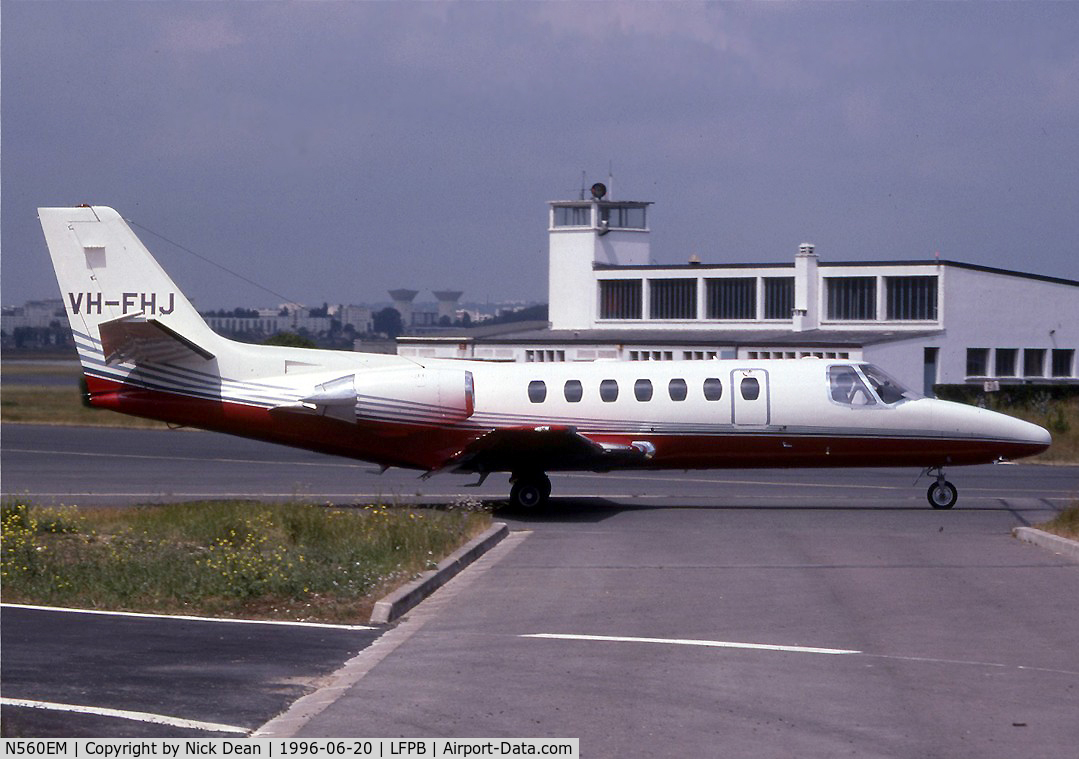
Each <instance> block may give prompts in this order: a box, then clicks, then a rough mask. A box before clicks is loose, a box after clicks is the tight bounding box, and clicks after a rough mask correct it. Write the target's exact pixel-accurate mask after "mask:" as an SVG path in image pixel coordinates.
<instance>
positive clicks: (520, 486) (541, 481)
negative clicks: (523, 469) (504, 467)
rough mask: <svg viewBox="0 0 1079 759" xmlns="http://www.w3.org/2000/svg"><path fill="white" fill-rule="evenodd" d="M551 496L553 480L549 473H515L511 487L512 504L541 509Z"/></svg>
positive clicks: (519, 506) (520, 507)
mask: <svg viewBox="0 0 1079 759" xmlns="http://www.w3.org/2000/svg"><path fill="white" fill-rule="evenodd" d="M550 496H551V480H550V479H549V478H548V477H547V475H545V474H543V473H542V472H540V473H539V474H528V475H514V477H513V487H512V488H511V489H510V504H511V505H512V506H515V507H517V508H519V509H541V508H543V507H544V506H546V505H547V499H548V498H550Z"/></svg>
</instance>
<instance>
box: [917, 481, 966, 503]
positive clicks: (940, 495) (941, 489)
mask: <svg viewBox="0 0 1079 759" xmlns="http://www.w3.org/2000/svg"><path fill="white" fill-rule="evenodd" d="M925 495H926V498H928V499H929V505H930V506H932V507H933V508H934V509H950V508H951V507H952V506H955V502H956V501H958V500H959V493H958V492H957V491H956V489H955V485H953V484H952V483H950V482H948V481H947V480H940V481H938V482H934V483H933V484H932V485H930V486H929V490H928V491H927V492H926V494H925Z"/></svg>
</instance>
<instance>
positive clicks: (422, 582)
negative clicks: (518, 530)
mask: <svg viewBox="0 0 1079 759" xmlns="http://www.w3.org/2000/svg"><path fill="white" fill-rule="evenodd" d="M509 532H510V531H509V528H508V527H507V526H506V523H505V522H496V523H495V524H493V525H491V527H490V529H488V530H487V532H485V533H483V534H482V535H480V536H479V537H478V538H475V539H474V540H471V541H469V542H468V543H467V544H466V545H464V546H461V548H458V549H457V550H456V551H454V552H453V553H451V554H450V555H449V556H447V557H446V558H445V559H443V560H442V561H440V562H439V563H438V566H437V567H435V568H434V569H433V570H431V571H429V572H424V573H423V574H422V575H420V576H419V577H418V578H416V579H415V580H413V581H412V582H410V583H408V584H407V585H404V586H402V587H400V588H398V589H397V590H395V591H394V592H393V593H390V594H389V595H388V596H386V597H385V598H382V599H380V600H379V601H377V602H376V603H375V608H374V609H373V610H372V611H371V624H386V623H387V622H393V621H394V620H395V619H397V618H398V617H400V616H401V615H402V614H404V613H405V612H407V611H408V610H409V609H411V608H412V607H413V606H415V605H416V604H418V603H419V602H420V601H422V600H423V599H425V598H427V596H429V595H431V594H432V593H434V592H435V591H436V590H438V589H439V588H441V587H442V586H443V585H445V584H446V583H447V582H449V581H450V580H451V579H452V578H453V577H454V576H455V575H456V574H457V573H458V572H460V571H461V570H462V569H464V568H465V567H467V566H468V565H469V564H471V563H472V562H474V561H475V560H476V559H478V558H479V557H480V556H483V554H485V553H487V551H489V550H491V548H493V547H494V546H495V545H497V544H498V542H499V541H501V540H502V539H503V538H504V537H506V536H507V535H509Z"/></svg>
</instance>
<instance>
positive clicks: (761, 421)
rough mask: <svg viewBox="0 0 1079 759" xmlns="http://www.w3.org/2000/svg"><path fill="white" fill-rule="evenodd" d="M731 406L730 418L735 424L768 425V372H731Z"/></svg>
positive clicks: (757, 370) (742, 370)
mask: <svg viewBox="0 0 1079 759" xmlns="http://www.w3.org/2000/svg"><path fill="white" fill-rule="evenodd" d="M731 404H732V408H731V418H732V420H733V421H734V423H735V424H739V425H743V424H752V425H765V424H768V420H769V394H768V372H767V371H766V370H764V369H735V370H734V371H733V372H731Z"/></svg>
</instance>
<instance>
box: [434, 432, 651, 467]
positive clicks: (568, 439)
mask: <svg viewBox="0 0 1079 759" xmlns="http://www.w3.org/2000/svg"><path fill="white" fill-rule="evenodd" d="M655 452H656V449H655V447H654V446H653V445H652V444H651V443H649V442H647V441H633V442H632V443H630V444H629V445H624V444H620V443H605V442H598V441H596V440H593V439H592V438H590V437H588V436H587V435H584V434H582V433H580V432H578V431H577V429H576V428H575V427H569V426H542V427H508V428H502V429H496V430H491V431H490V432H488V433H486V434H484V435H482V436H480V437H478V438H476V439H475V440H473V441H472V442H471V443H469V444H468V445H467V446H466V447H465V448H463V449H462V450H460V451H458V452H457V453H456V454H454V455H453V456H451V457H450V459H449V461H447V462H446V464H445V465H444V466H443V467H442V469H443V470H450V471H455V472H479V473H484V472H513V471H520V470H525V469H534V470H539V471H557V470H586V471H596V472H601V471H607V470H609V469H613V468H616V467H618V468H621V467H630V466H633V465H635V464H641V463H644V462H646V461H647V460H649V459H651V458H652V456H653V455H655Z"/></svg>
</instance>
